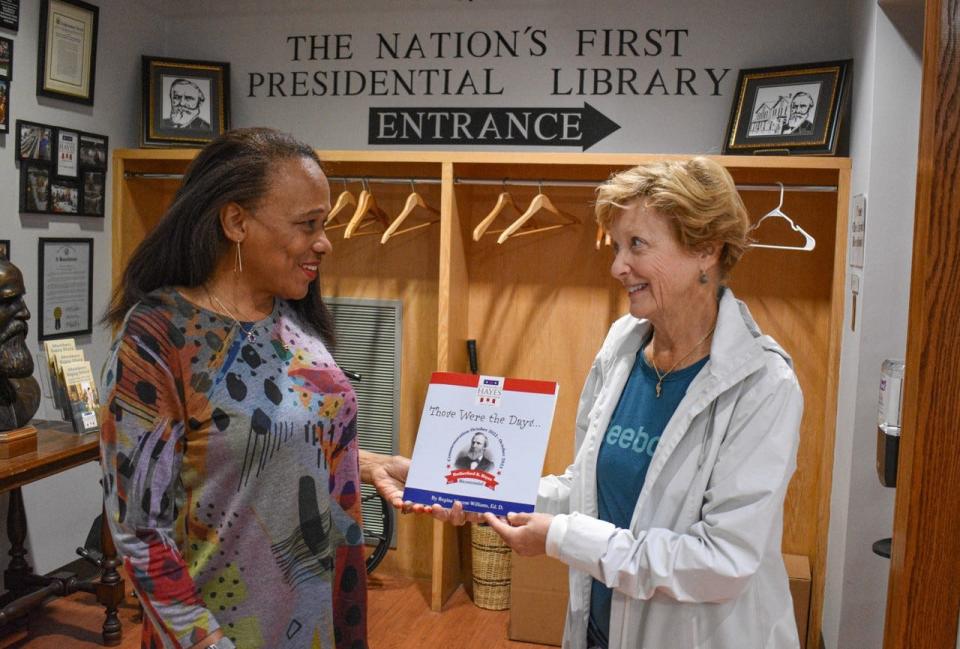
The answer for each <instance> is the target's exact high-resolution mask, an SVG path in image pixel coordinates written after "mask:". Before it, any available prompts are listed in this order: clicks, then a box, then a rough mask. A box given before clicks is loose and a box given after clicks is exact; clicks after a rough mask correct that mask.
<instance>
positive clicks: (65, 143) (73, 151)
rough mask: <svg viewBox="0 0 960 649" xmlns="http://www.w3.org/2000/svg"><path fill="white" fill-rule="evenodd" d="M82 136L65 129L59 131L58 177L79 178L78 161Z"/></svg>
mask: <svg viewBox="0 0 960 649" xmlns="http://www.w3.org/2000/svg"><path fill="white" fill-rule="evenodd" d="M79 144H80V134H79V133H78V132H76V131H68V130H67V129H65V128H61V129H57V175H58V176H62V177H68V178H76V177H77V159H78V158H79V157H80V156H79V151H78V149H79Z"/></svg>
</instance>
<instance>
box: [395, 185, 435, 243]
mask: <svg viewBox="0 0 960 649" xmlns="http://www.w3.org/2000/svg"><path fill="white" fill-rule="evenodd" d="M418 207H419V208H422V209H425V210H428V211H430V212H432V213H434V214H439V213H440V212H439V211H438V210H437V209H436V208H435V207H432V206H430V205H428V204H427V202H426V201H425V200H423V196H421V195H420V194H419V193H418V192H417V188H416V187H415V186H414V183H413V180H412V179H411V180H410V195H409V196H407V202H406V203H405V204H404V206H403V209H402V210H400V214H398V215H397V218H395V219H394V220H393V223H391V224H390V227H388V228H387V229H386V231H385V232H384V233H383V236H382V237H380V243H386V242H387V241H389V240H390V237H392V236H393V235H395V234H403V233H404V232H411V231H413V230H419V229H420V228H425V227H427V226H428V225H433V224H434V223H438V222H439V221H440V219H439V218H436V219H431V220H429V221H424V222H423V223H418V224H417V225H411V226H410V227H408V228H404V229H402V230H398V229H397V228H399V227H400V224H401V223H403V222H404V221H406V220H407V217H408V216H410V213H411V212H413V210H415V209H416V208H418Z"/></svg>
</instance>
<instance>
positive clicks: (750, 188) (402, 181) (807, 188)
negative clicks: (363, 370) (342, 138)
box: [123, 171, 837, 192]
mask: <svg viewBox="0 0 960 649" xmlns="http://www.w3.org/2000/svg"><path fill="white" fill-rule="evenodd" d="M123 177H124V178H144V179H151V180H181V179H182V178H183V174H174V173H145V172H136V171H127V172H124V174H123ZM327 180H329V181H331V182H337V183H345V182H346V183H360V182H367V183H377V184H387V185H409V184H410V183H411V182H413V183H414V184H417V185H439V184H440V183H441V182H442V181H441V180H440V179H439V178H423V177H416V176H413V177H410V176H327ZM606 180H607V179H606V178H602V179H598V180H563V179H557V178H543V179H519V178H503V179H501V180H493V179H488V178H461V177H457V178H454V180H453V182H454V184H456V185H492V186H496V187H503V186H504V185H512V186H514V187H540V186H543V185H547V186H549V187H590V188H594V187H596V186H597V185H600V184H602V183H604V182H606ZM783 189H784V191H788V192H836V191H837V187H836V185H784V186H783ZM737 190H738V191H742V192H779V191H780V185H776V184H769V185H762V184H750V185H737Z"/></svg>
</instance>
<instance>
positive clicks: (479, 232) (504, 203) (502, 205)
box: [473, 180, 521, 241]
mask: <svg viewBox="0 0 960 649" xmlns="http://www.w3.org/2000/svg"><path fill="white" fill-rule="evenodd" d="M507 207H512V208H513V209H514V211H515V212H516V213H517V214H520V213H521V210H520V208H519V207H517V204H516V203H515V202H514V201H513V196H511V195H510V192H508V191H507V181H506V180H504V181H503V191H502V192H500V195H499V196H497V203H496V205H494V206H493V209H492V210H490V213H489V214H487V215H486V216H485V217H483V220H482V221H480V223H478V224H477V227H475V228H474V229H473V240H474V241H480V237H482V236H483V235H484V234H485V233H486V231H487V229H488V228H489V227H490V225H491V224H492V223H493V222H494V221H496V220H497V217H498V216H500V213H501V212H503V210H504V209H506V208H507ZM504 230H506V228H503V229H502V230H493V231H491V232H490V234H497V233H498V232H503V231H504Z"/></svg>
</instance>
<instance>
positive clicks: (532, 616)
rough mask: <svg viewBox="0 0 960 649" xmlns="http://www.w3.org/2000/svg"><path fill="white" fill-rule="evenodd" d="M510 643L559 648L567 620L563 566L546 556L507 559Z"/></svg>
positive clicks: (565, 582)
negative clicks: (508, 566)
mask: <svg viewBox="0 0 960 649" xmlns="http://www.w3.org/2000/svg"><path fill="white" fill-rule="evenodd" d="M511 561H512V563H511V571H510V629H509V632H508V635H509V637H510V639H511V640H517V641H521V642H536V643H539V644H550V645H558V646H559V645H560V642H561V641H562V640H563V622H564V620H565V619H566V616H567V593H568V581H567V575H568V572H567V566H566V564H563V563H561V562H559V561H557V560H556V559H553V558H551V557H548V556H545V555H543V556H539V557H521V556H520V555H518V554H517V553H516V552H514V553H513V556H512V557H511Z"/></svg>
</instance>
